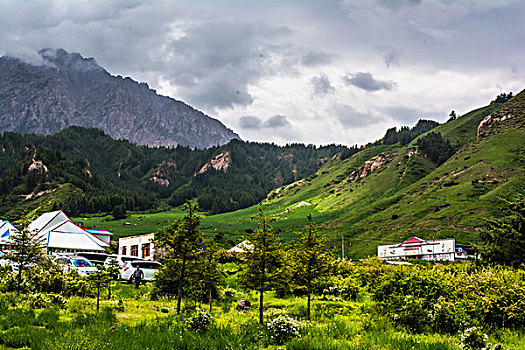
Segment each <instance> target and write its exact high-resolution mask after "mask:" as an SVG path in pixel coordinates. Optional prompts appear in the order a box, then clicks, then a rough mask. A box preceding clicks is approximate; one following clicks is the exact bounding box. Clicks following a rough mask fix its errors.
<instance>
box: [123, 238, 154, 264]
mask: <svg viewBox="0 0 525 350" xmlns="http://www.w3.org/2000/svg"><path fill="white" fill-rule="evenodd" d="M153 237H154V234H153V233H150V234H147V235H140V236H131V237H124V238H119V240H118V254H120V255H128V256H129V255H131V247H132V246H134V245H136V246H138V255H137V257H139V258H142V259H153V252H154V247H153V243H152V241H153ZM143 244H149V245H150V254H149V256H142V245H143ZM123 247H126V254H122V248H123Z"/></svg>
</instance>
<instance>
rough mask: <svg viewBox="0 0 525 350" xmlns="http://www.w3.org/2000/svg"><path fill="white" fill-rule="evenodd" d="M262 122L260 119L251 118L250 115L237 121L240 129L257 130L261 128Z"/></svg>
mask: <svg viewBox="0 0 525 350" xmlns="http://www.w3.org/2000/svg"><path fill="white" fill-rule="evenodd" d="M261 124H262V121H261V119H260V118H257V117H253V116H250V115H245V116H242V117H241V118H240V119H239V126H240V127H241V128H242V129H259V128H260V127H261Z"/></svg>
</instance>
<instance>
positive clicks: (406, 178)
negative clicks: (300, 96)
mask: <svg viewBox="0 0 525 350" xmlns="http://www.w3.org/2000/svg"><path fill="white" fill-rule="evenodd" d="M524 99H525V94H524V93H521V94H519V95H518V97H516V99H514V100H512V101H510V102H509V103H508V104H506V105H505V107H504V108H506V109H509V108H510V107H509V105H510V106H512V105H516V106H519V105H520V104H521V103H523V100H524ZM500 107H501V105H490V106H487V107H483V108H480V109H477V110H475V111H473V112H471V113H468V114H466V115H464V116H462V117H460V118H458V119H456V120H454V121H451V122H448V123H445V124H443V125H441V126H439V127H438V128H436V129H435V130H434V131H436V132H440V133H441V134H442V135H443V137H444V138H447V139H449V140H450V141H451V143H452V144H453V145H454V146H455V147H456V148H457V149H458V152H457V153H456V154H455V155H454V156H453V157H452V158H451V159H449V160H448V161H447V162H446V163H445V164H443V165H442V166H440V167H439V168H437V169H436V167H435V165H434V164H432V163H431V162H430V161H429V160H428V159H426V158H425V157H424V156H423V155H421V154H412V155H410V156H409V154H408V153H409V151H410V150H411V149H413V148H414V147H415V142H416V140H414V142H413V143H411V144H410V145H409V146H408V147H399V146H397V147H393V146H388V147H386V146H374V147H371V148H369V149H366V150H363V151H362V152H360V153H358V154H356V155H354V156H353V157H351V158H349V159H346V160H344V161H339V160H337V159H336V160H332V162H330V163H329V164H327V165H326V166H325V167H323V168H322V169H321V170H320V171H319V172H317V173H316V174H315V175H313V176H310V177H309V178H307V179H305V180H303V181H299V182H297V183H295V184H293V185H292V186H288V187H285V188H282V189H280V190H278V191H274V192H273V193H272V194H270V196H269V200H268V201H266V202H265V203H264V207H265V208H266V209H267V210H268V211H269V212H273V213H279V212H282V211H283V209H284V208H286V207H291V208H293V206H294V205H295V204H296V203H298V202H300V201H308V202H309V203H312V204H313V206H311V207H309V208H308V210H309V211H310V212H312V213H313V214H314V217H315V218H316V221H317V223H318V224H320V228H321V230H324V231H325V233H326V235H327V236H328V237H329V238H331V241H332V245H333V246H334V247H339V245H340V240H341V238H340V237H341V235H345V236H346V237H347V238H348V241H349V242H350V243H351V247H350V249H349V250H350V254H351V255H352V256H353V257H362V256H366V255H373V254H375V252H376V246H377V245H378V244H384V243H393V242H397V241H400V240H402V239H404V238H406V237H407V236H410V235H417V236H421V237H423V238H433V237H435V238H444V237H454V238H456V239H457V240H458V242H460V243H469V242H478V241H479V239H478V233H477V230H476V229H477V228H478V227H479V226H480V225H482V224H483V217H486V216H488V215H495V214H497V213H498V211H499V210H500V209H501V207H502V205H501V203H500V201H499V198H500V197H507V196H510V195H512V193H514V192H515V191H516V189H517V188H519V187H520V186H522V184H523V182H524V181H523V180H524V175H525V171H524V168H523V152H524V148H523V145H522V143H523V140H524V139H525V138H524V136H525V129H524V128H523V125H522V123H523V112H522V111H523V109H520V108H521V107H520V108H514V110H513V113H514V114H515V115H516V117H515V118H513V119H510V120H507V121H505V122H501V123H498V124H497V125H496V126H495V127H492V128H491V133H490V134H489V135H486V136H485V137H483V138H481V139H480V140H479V141H478V140H476V133H477V126H478V125H479V123H480V121H481V120H483V118H484V117H485V116H487V115H488V114H491V113H492V114H497V109H499V108H500ZM380 153H386V154H388V155H389V156H390V161H388V162H386V163H385V164H384V165H383V166H382V167H381V168H380V169H378V170H376V171H375V172H373V173H371V174H370V175H368V176H366V177H364V178H362V179H359V180H354V181H349V179H348V176H349V175H350V174H351V173H352V171H354V170H357V169H358V168H359V166H361V165H362V164H363V162H364V161H366V160H368V159H370V158H372V157H373V156H375V155H377V154H380ZM410 153H412V152H410ZM520 157H521V158H520ZM276 192H277V193H276ZM316 214H317V215H319V214H325V215H324V217H318V216H316ZM327 214H328V215H327ZM230 215H235V214H230ZM293 215H296V214H288V217H290V216H293ZM225 219H226V218H225ZM297 227H299V225H298V226H297ZM347 251H348V247H347Z"/></svg>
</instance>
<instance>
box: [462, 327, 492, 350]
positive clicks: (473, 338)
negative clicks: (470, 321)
mask: <svg viewBox="0 0 525 350" xmlns="http://www.w3.org/2000/svg"><path fill="white" fill-rule="evenodd" d="M460 348H461V349H464V350H482V349H488V348H489V337H488V335H486V334H485V333H483V329H481V327H470V328H468V329H466V330H465V332H463V334H461V344H460Z"/></svg>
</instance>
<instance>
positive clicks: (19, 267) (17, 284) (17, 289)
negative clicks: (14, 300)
mask: <svg viewBox="0 0 525 350" xmlns="http://www.w3.org/2000/svg"><path fill="white" fill-rule="evenodd" d="M21 285H22V263H19V264H18V278H17V281H16V295H17V296H18V295H20V286H21Z"/></svg>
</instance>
